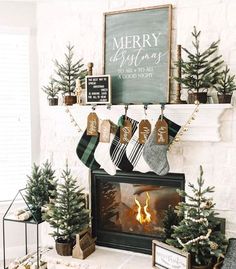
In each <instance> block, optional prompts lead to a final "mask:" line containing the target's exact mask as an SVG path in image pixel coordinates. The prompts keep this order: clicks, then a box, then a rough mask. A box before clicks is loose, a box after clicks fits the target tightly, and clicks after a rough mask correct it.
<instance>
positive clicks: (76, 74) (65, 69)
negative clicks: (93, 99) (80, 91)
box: [54, 44, 86, 105]
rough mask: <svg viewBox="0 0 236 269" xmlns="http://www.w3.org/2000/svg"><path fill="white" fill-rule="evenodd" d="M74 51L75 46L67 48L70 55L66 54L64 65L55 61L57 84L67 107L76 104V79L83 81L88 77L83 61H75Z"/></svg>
mask: <svg viewBox="0 0 236 269" xmlns="http://www.w3.org/2000/svg"><path fill="white" fill-rule="evenodd" d="M73 49H74V46H71V45H70V44H69V45H68V46H67V50H68V53H67V54H65V63H64V64H60V63H59V62H58V61H57V60H55V61H54V63H55V67H56V70H55V71H56V74H57V76H58V79H57V80H56V82H57V83H58V85H59V89H60V91H61V92H62V94H63V96H64V103H65V105H73V104H75V103H76V101H77V98H76V94H75V90H76V79H80V80H81V81H83V80H84V78H85V75H86V69H82V68H83V66H84V64H83V63H82V60H83V59H79V60H78V61H76V62H74V61H73V57H74V52H73Z"/></svg>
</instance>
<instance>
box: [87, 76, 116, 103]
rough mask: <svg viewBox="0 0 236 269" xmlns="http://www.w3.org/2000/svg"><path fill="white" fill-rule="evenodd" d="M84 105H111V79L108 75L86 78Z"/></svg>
mask: <svg viewBox="0 0 236 269" xmlns="http://www.w3.org/2000/svg"><path fill="white" fill-rule="evenodd" d="M85 88H86V104H110V103H111V77H110V75H102V76H86V77H85Z"/></svg>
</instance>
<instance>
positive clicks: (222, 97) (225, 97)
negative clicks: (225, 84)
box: [218, 94, 232, 104]
mask: <svg viewBox="0 0 236 269" xmlns="http://www.w3.org/2000/svg"><path fill="white" fill-rule="evenodd" d="M231 97H232V95H231V94H218V100H219V103H220V104H222V103H227V104H230V102H231Z"/></svg>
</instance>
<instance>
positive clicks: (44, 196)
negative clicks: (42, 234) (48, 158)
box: [25, 163, 48, 221]
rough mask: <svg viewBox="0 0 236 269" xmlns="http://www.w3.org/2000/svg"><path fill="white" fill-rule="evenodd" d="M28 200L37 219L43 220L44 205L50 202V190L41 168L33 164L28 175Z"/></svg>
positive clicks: (26, 197)
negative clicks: (42, 210)
mask: <svg viewBox="0 0 236 269" xmlns="http://www.w3.org/2000/svg"><path fill="white" fill-rule="evenodd" d="M27 177H28V181H27V185H26V194H25V199H26V202H27V204H28V206H29V208H30V210H31V212H32V214H33V216H34V218H35V220H36V221H41V219H42V214H41V209H42V207H43V206H44V205H45V204H46V203H47V202H48V190H47V185H46V184H45V177H44V176H43V174H42V170H41V168H40V167H39V166H38V165H36V164H35V163H34V164H33V167H32V174H31V176H27Z"/></svg>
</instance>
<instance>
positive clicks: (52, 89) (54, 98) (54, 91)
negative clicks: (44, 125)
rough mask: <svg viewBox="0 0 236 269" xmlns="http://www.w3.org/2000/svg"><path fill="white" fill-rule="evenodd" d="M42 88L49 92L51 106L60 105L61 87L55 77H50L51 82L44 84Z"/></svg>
mask: <svg viewBox="0 0 236 269" xmlns="http://www.w3.org/2000/svg"><path fill="white" fill-rule="evenodd" d="M42 90H43V91H44V92H45V93H46V94H47V96H48V97H47V98H48V104H49V106H57V105H58V93H59V88H58V86H57V83H56V81H55V79H54V78H52V77H51V78H50V81H49V84H48V85H47V86H43V87H42Z"/></svg>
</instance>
